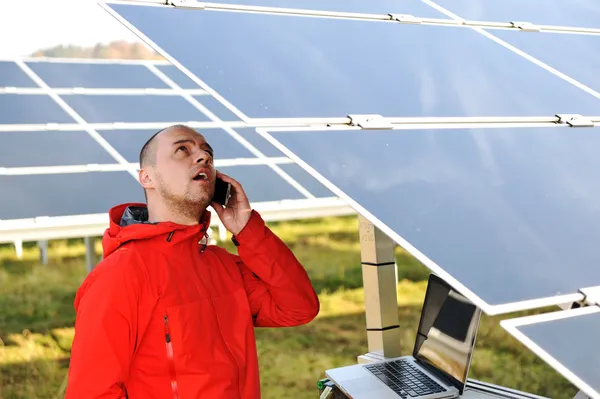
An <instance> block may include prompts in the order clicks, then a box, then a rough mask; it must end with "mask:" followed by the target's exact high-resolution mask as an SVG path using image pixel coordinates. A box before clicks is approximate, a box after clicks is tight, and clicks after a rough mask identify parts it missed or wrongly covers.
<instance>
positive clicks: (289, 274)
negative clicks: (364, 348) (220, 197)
mask: <svg viewBox="0 0 600 399" xmlns="http://www.w3.org/2000/svg"><path fill="white" fill-rule="evenodd" d="M199 176H200V177H199ZM217 176H220V177H221V178H222V179H223V180H224V181H225V182H229V183H231V185H232V195H231V198H230V201H229V203H228V205H227V207H223V206H221V205H220V204H217V203H215V202H213V201H212V197H213V193H214V189H215V178H216V177H217ZM139 180H140V183H141V185H142V187H143V188H144V190H145V193H146V198H147V205H145V204H141V203H140V204H138V203H130V204H123V205H119V206H116V207H114V208H112V209H111V210H110V211H109V216H110V226H109V228H108V229H107V230H106V232H105V234H104V237H103V241H102V245H103V249H104V260H103V261H102V262H101V263H100V264H99V265H98V266H97V267H96V268H95V269H94V270H93V271H92V272H91V273H90V274H89V275H88V276H87V278H86V279H85V281H84V282H83V283H82V285H81V287H80V288H79V290H78V291H77V294H76V297H75V310H76V312H77V317H76V321H75V337H74V341H73V347H72V351H71V363H70V368H69V377H68V378H69V380H68V386H67V392H66V399H101V398H102V399H121V398H129V399H154V398H156V399H170V398H173V399H200V398H201V399H204V398H206V399H230V398H231V399H233V398H237V399H258V398H260V380H259V372H258V360H257V353H256V344H255V336H254V327H289V326H298V325H302V324H306V323H308V322H310V321H311V320H312V319H313V318H314V317H316V315H317V314H318V312H319V300H318V297H317V295H316V293H315V291H314V290H313V287H312V285H311V282H310V280H309V278H308V275H307V274H306V271H305V270H304V269H303V267H302V266H301V265H300V263H299V262H298V260H297V259H296V258H295V257H294V255H293V254H292V252H291V251H290V250H289V249H288V248H287V247H286V245H285V244H284V243H283V242H282V241H281V240H280V239H279V238H278V237H277V236H275V235H274V234H273V232H272V231H271V230H270V229H269V228H267V227H266V226H265V223H264V221H263V220H262V218H261V216H260V215H259V214H258V213H257V212H256V211H255V210H253V209H252V208H251V207H250V204H249V201H248V198H247V197H246V194H245V193H244V190H243V188H242V186H241V185H240V184H239V183H238V182H237V181H236V180H234V179H232V178H231V177H229V176H226V175H224V174H221V173H219V172H217V171H216V170H215V167H214V164H213V150H212V148H211V147H210V145H209V144H208V143H207V142H206V140H205V139H204V137H203V136H202V135H200V134H199V133H197V132H196V131H194V130H192V129H190V128H187V127H185V126H181V125H176V126H171V127H169V128H166V129H164V130H162V131H160V132H158V133H157V134H156V135H155V136H153V137H152V138H151V139H150V140H149V142H148V143H146V145H145V146H144V148H143V149H142V152H141V155H140V172H139ZM209 205H211V207H212V208H213V209H214V210H215V212H216V214H217V215H218V216H219V218H220V219H221V221H222V222H223V224H224V225H225V227H226V228H227V229H228V230H229V231H230V232H231V233H232V234H233V237H234V238H233V241H234V243H235V245H236V246H237V249H238V254H239V256H236V255H234V254H231V253H229V252H227V251H226V250H225V249H222V248H220V247H218V246H213V245H207V243H206V239H207V234H206V231H207V229H208V227H209V224H210V217H211V214H210V212H209V211H208V210H207V207H208V206H209Z"/></svg>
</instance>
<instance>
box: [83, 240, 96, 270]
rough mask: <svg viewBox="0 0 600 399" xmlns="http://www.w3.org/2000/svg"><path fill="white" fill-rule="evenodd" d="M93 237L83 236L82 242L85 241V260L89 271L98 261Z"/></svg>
mask: <svg viewBox="0 0 600 399" xmlns="http://www.w3.org/2000/svg"><path fill="white" fill-rule="evenodd" d="M95 241H96V240H94V237H83V242H84V243H85V261H86V265H87V272H88V273H89V272H91V271H92V269H93V268H94V267H95V266H96V264H97V263H98V258H97V257H96V248H95V246H94V244H95Z"/></svg>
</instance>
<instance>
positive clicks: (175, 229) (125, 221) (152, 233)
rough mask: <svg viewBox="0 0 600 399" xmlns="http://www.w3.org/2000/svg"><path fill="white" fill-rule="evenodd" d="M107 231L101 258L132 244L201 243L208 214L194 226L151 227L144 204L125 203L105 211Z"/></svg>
mask: <svg viewBox="0 0 600 399" xmlns="http://www.w3.org/2000/svg"><path fill="white" fill-rule="evenodd" d="M108 215H109V219H110V221H109V227H108V229H106V231H105V232H104V236H103V238H102V249H103V252H104V257H107V256H108V255H110V254H111V253H113V252H115V251H116V250H117V249H118V248H119V247H120V246H121V245H123V244H125V243H127V242H130V241H135V240H154V239H158V240H160V241H162V242H164V244H169V243H170V244H174V243H177V242H180V241H183V240H186V239H187V240H189V239H194V240H196V241H200V240H201V239H202V238H203V237H207V230H208V227H209V226H210V219H211V214H210V211H208V210H205V211H204V213H203V214H202V218H201V219H200V220H199V223H198V224H196V225H191V226H187V225H182V224H177V223H173V222H158V223H151V222H149V221H148V207H147V205H146V204H144V203H125V204H121V205H117V206H115V207H113V208H111V209H110V210H109V211H108Z"/></svg>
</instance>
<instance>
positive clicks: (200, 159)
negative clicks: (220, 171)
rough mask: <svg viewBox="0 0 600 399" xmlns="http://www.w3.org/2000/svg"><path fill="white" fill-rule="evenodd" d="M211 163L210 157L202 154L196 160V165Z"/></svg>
mask: <svg viewBox="0 0 600 399" xmlns="http://www.w3.org/2000/svg"><path fill="white" fill-rule="evenodd" d="M209 161H210V157H209V156H208V155H206V154H200V155H199V156H198V158H197V159H196V163H208V162H209Z"/></svg>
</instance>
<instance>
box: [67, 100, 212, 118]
mask: <svg viewBox="0 0 600 399" xmlns="http://www.w3.org/2000/svg"><path fill="white" fill-rule="evenodd" d="M62 98H63V100H65V102H66V103H68V104H69V105H70V106H71V107H72V108H73V109H74V110H75V111H76V112H77V113H79V115H81V117H83V119H85V120H86V121H87V122H89V123H108V122H186V121H208V120H209V119H208V118H207V117H206V115H204V114H203V113H202V112H200V111H199V110H197V109H196V108H194V107H193V106H192V105H191V104H190V103H189V102H188V101H186V100H185V99H183V98H181V97H178V96H145V95H128V96H109V95H107V96H89V95H68V96H63V97H62Z"/></svg>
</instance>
